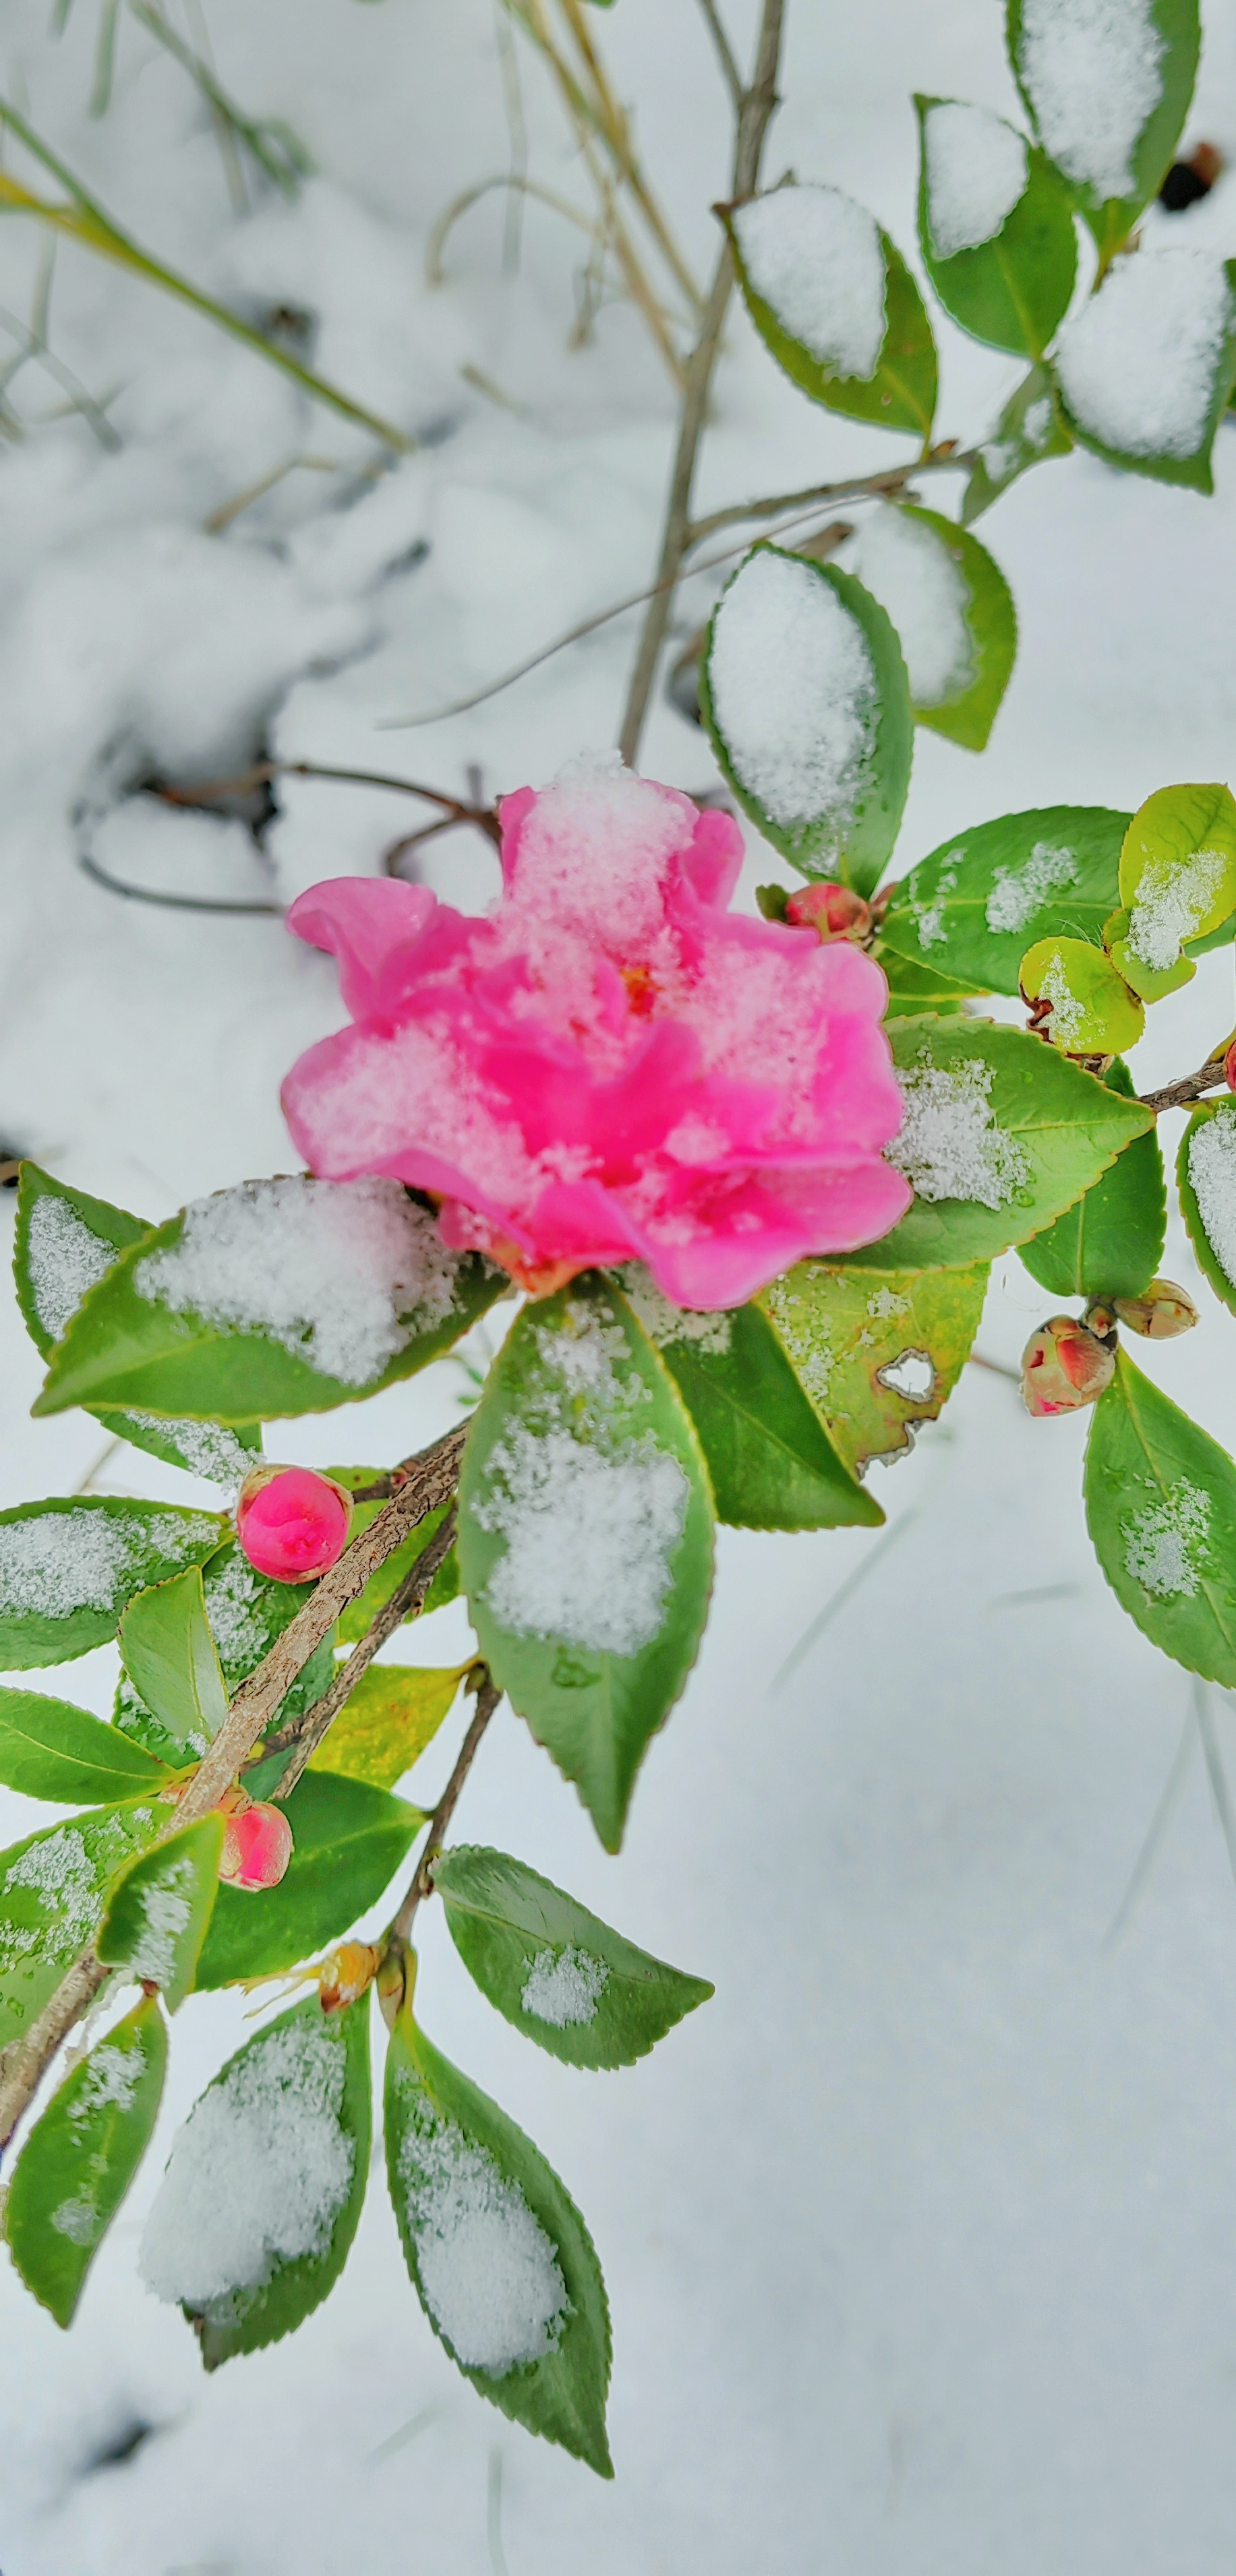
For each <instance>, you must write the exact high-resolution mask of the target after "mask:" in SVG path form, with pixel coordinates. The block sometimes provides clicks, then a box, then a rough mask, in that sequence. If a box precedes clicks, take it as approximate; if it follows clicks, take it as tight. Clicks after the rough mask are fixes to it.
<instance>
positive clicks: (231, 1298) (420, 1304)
mask: <svg viewBox="0 0 1236 2576" xmlns="http://www.w3.org/2000/svg"><path fill="white" fill-rule="evenodd" d="M358 1186H360V1185H359V1184H354V1183H349V1182H344V1181H339V1182H327V1181H315V1180H313V1179H311V1178H310V1176H309V1175H308V1174H304V1175H301V1176H297V1177H294V1178H292V1179H283V1180H279V1181H276V1182H260V1181H246V1182H242V1183H241V1184H240V1185H239V1187H237V1188H236V1189H233V1190H220V1191H218V1192H217V1193H216V1194H215V1196H214V1197H213V1198H211V1199H206V1200H199V1201H198V1202H197V1203H196V1205H195V1206H194V1207H191V1208H188V1209H182V1210H181V1213H180V1215H179V1216H177V1217H173V1218H172V1219H171V1221H170V1223H169V1224H167V1225H163V1226H159V1227H158V1228H157V1229H156V1231H155V1232H154V1233H153V1234H150V1235H145V1236H143V1238H142V1241H141V1242H140V1243H137V1244H134V1245H132V1246H131V1247H130V1249H129V1250H128V1251H127V1252H125V1253H124V1254H122V1256H121V1258H120V1260H119V1261H118V1262H117V1263H116V1265H115V1267H114V1268H113V1269H111V1270H110V1271H109V1272H108V1274H107V1276H106V1278H105V1279H102V1280H100V1282H99V1285H98V1286H97V1287H96V1288H92V1289H91V1291H90V1293H89V1295H88V1296H87V1298H86V1300H85V1302H84V1304H83V1305H82V1306H81V1308H80V1309H79V1311H78V1313H77V1314H76V1315H75V1316H74V1317H73V1319H72V1321H71V1322H70V1324H69V1325H68V1328H67V1330H66V1332H65V1334H64V1338H63V1340H61V1341H60V1342H58V1343H57V1344H56V1348H55V1350H54V1352H53V1353H52V1360H51V1366H50V1368H49V1370H48V1374H47V1380H46V1384H45V1385H44V1388H43V1392H42V1394H41V1395H40V1396H39V1398H38V1400H37V1402H36V1404H35V1406H34V1411H35V1412H36V1413H39V1414H43V1413H60V1412H63V1411H64V1409H65V1407H66V1406H68V1405H73V1404H99V1403H104V1404H108V1405H116V1404H122V1405H126V1406H129V1407H136V1408H138V1409H139V1410H142V1411H147V1412H150V1413H164V1414H173V1413H174V1414H189V1415H192V1416H195V1417H205V1418H207V1419H209V1420H210V1421H212V1422H223V1423H246V1422H252V1421H255V1420H257V1419H259V1418H261V1419H262V1420H270V1419H271V1418H273V1417H274V1416H276V1415H281V1414H299V1413H321V1412H323V1411H326V1410H328V1409H329V1408H330V1407H332V1406H334V1405H337V1404H354V1403H355V1402H356V1401H357V1400H358V1398H360V1397H361V1396H368V1395H376V1394H378V1393H379V1392H380V1390H381V1389H382V1388H383V1387H386V1386H390V1385H392V1384H393V1383H394V1381H395V1380H396V1379H397V1378H404V1377H410V1376H411V1375H412V1374H413V1372H414V1371H415V1370H416V1369H420V1368H424V1366H425V1364H426V1362H427V1361H428V1360H431V1359H436V1358H437V1356H438V1353H439V1352H440V1351H444V1350H448V1349H449V1348H450V1346H451V1344H452V1343H453V1342H456V1341H458V1340H459V1337H460V1335H461V1334H462V1333H466V1332H467V1330H468V1327H469V1325H470V1324H474V1323H475V1322H476V1319H477V1317H478V1315H481V1314H483V1313H484V1312H485V1309H486V1308H487V1307H488V1306H491V1305H492V1304H493V1302H494V1299H495V1298H496V1297H498V1296H500V1295H501V1294H502V1292H503V1290H504V1289H505V1287H506V1285H507V1282H506V1280H505V1278H504V1277H503V1275H502V1273H501V1272H494V1271H490V1270H489V1269H487V1267H486V1265H485V1264H484V1263H483V1262H482V1261H481V1259H480V1258H479V1256H478V1255H477V1254H475V1253H463V1254H461V1255H459V1257H458V1259H455V1258H454V1256H450V1255H446V1254H444V1252H443V1249H442V1246H441V1244H440V1242H439V1240H438V1234H437V1227H436V1225H435V1222H434V1219H433V1217H432V1216H431V1215H430V1213H429V1211H428V1210H427V1209H425V1208H423V1207H421V1205H420V1204H419V1202H418V1201H417V1200H415V1199H413V1198H410V1197H409V1196H408V1195H407V1193H406V1192H404V1193H400V1192H398V1190H397V1187H396V1185H395V1184H394V1183H392V1184H390V1187H391V1189H392V1191H393V1192H394V1193H395V1195H394V1197H393V1199H392V1201H391V1207H392V1211H393V1212H394V1213H396V1214H397V1215H398V1216H399V1217H400V1218H401V1219H402V1220H403V1221H404V1222H406V1227H407V1244H406V1249H405V1250H404V1251H403V1252H402V1253H400V1254H399V1255H398V1256H397V1258H398V1261H399V1265H400V1269H401V1274H402V1276H403V1278H404V1279H411V1280H414V1281H423V1285H421V1286H415V1287H409V1288H405V1289H403V1290H402V1291H399V1292H397V1291H396V1289H395V1287H394V1286H392V1288H391V1291H390V1297H391V1304H390V1326H389V1335H388V1336H384V1337H383V1338H384V1340H385V1342H386V1347H387V1349H388V1350H389V1351H390V1353H391V1356H390V1357H388V1358H386V1359H385V1360H383V1359H382V1358H381V1357H380V1356H378V1357H376V1358H372V1359H368V1361H367V1359H366V1358H365V1357H363V1358H362V1361H361V1362H359V1363H358V1366H360V1367H362V1368H363V1369H364V1370H365V1373H364V1374H362V1375H360V1376H358V1377H356V1378H343V1377H339V1376H335V1375H332V1374H331V1373H330V1371H329V1370H328V1369H327V1368H326V1367H324V1366H319V1365H318V1364H317V1361H316V1359H315V1356H314V1354H315V1351H316V1350H317V1349H318V1348H319V1347H320V1346H321V1344H322V1339H323V1334H324V1333H325V1335H326V1347H327V1349H328V1352H329V1355H330V1357H331V1358H334V1359H335V1360H336V1362H337V1364H338V1357H339V1350H338V1344H339V1336H340V1333H341V1329H342V1328H341V1325H340V1320H339V1316H338V1314H337V1312H335V1311H334V1308H333V1307H332V1308H331V1311H330V1313H329V1315H328V1317H327V1319H326V1321H325V1323H324V1322H323V1319H322V1317H321V1316H315V1314H314V1312H313V1311H311V1310H312V1309H313V1307H314V1284H313V1280H312V1278H310V1279H308V1281H307V1283H306V1286H305V1290H304V1303H305V1312H304V1313H303V1315H301V1316H299V1317H294V1318H293V1319H291V1320H289V1316H288V1312H287V1308H286V1302H285V1291H286V1288H287V1285H288V1278H287V1273H286V1271H285V1270H284V1269H283V1268H282V1267H281V1266H280V1265H279V1264H278V1263H277V1261H276V1259H275V1255H274V1253H273V1252H272V1249H271V1246H272V1244H274V1243H277V1240H278V1238H277V1232H276V1231H275V1229H276V1228H277V1224H278V1222H279V1221H280V1211H281V1210H282V1211H283V1213H284V1215H286V1212H287V1209H288V1208H289V1206H291V1207H294V1206H295V1200H294V1198H291V1199H289V1197H288V1196H287V1194H288V1193H295V1192H296V1191H298V1190H303V1191H305V1192H306V1193H314V1192H316V1193H321V1192H323V1191H325V1192H327V1193H330V1194H334V1193H337V1194H338V1195H337V1198H335V1197H334V1196H333V1195H332V1196H328V1197H326V1198H322V1197H321V1196H317V1197H308V1198H307V1199H306V1202H305V1207H306V1211H307V1212H309V1213H311V1214H312V1218H313V1221H314V1222H315V1223H316V1224H318V1225H320V1226H322V1227H323V1228H324V1229H325V1232H324V1239H323V1248H324V1250H325V1251H327V1252H328V1253H329V1254H330V1255H331V1256H332V1258H333V1259H335V1260H336V1261H337V1262H338V1263H339V1265H340V1268H341V1269H342V1268H343V1267H344V1265H345V1264H346V1261H347V1259H348V1257H349V1248H350V1247H349V1234H348V1227H349V1224H350V1223H351V1222H352V1216H353V1209H354V1206H355V1201H354V1200H350V1199H349V1197H348V1195H347V1194H348V1192H349V1191H350V1190H352V1189H354V1188H356V1187H358ZM365 1186H367V1187H369V1188H372V1187H373V1186H374V1185H373V1184H372V1183H370V1184H366V1185H365ZM280 1194H283V1195H280ZM263 1220H265V1222H263ZM332 1229H333V1230H332ZM233 1231H234V1232H235V1236H236V1240H235V1241H232V1242H231V1243H230V1248H229V1250H228V1253H227V1285H226V1297H225V1298H222V1299H221V1301H220V1303H219V1304H218V1305H214V1306H211V1308H210V1311H204V1310H202V1309H200V1308H198V1307H195V1306H192V1305H190V1303H189V1302H188V1301H189V1298H190V1296H192V1295H198V1296H200V1295H202V1294H203V1291H202V1288H201V1285H200V1279H201V1264H202V1260H203V1258H217V1257H218V1256H217V1253H215V1252H214V1249H213V1248H214V1247H215V1246H216V1244H217V1242H218V1241H219V1240H220V1239H221V1237H222V1239H224V1240H227V1239H228V1238H229V1235H230V1234H231V1233H232V1232H233ZM203 1244H205V1246H206V1254H205V1255H203V1254H202V1250H201V1247H202V1245H203ZM247 1245H251V1246H252V1250H251V1252H250V1253H249V1254H248V1255H247V1253H246V1246H247ZM186 1247H187V1248H186ZM247 1258H248V1260H249V1262H250V1263H251V1267H249V1268H248V1269H247V1267H246V1260H247ZM289 1258H291V1255H289ZM391 1258H392V1260H394V1259H395V1258H396V1256H395V1255H394V1254H393V1253H392V1255H391ZM448 1262H449V1263H452V1264H453V1272H452V1278H451V1280H450V1282H449V1283H445V1282H444V1273H443V1265H444V1264H445V1263H448ZM182 1263H183V1264H184V1265H187V1267H183V1268H182ZM276 1273H277V1274H278V1276H279V1279H280V1287H279V1289H278V1290H277V1291H276V1292H275V1294H274V1296H273V1297H272V1284H271V1283H272V1276H273V1275H274V1274H276ZM292 1276H293V1278H294V1276H295V1273H294V1272H293V1274H292ZM358 1280H359V1283H360V1284H359V1287H358V1300H359V1305H358V1316H357V1332H358V1335H359V1334H360V1333H361V1331H362V1330H364V1329H367V1330H369V1331H370V1333H372V1298H373V1295H374V1290H373V1286H372V1284H371V1283H369V1284H367V1283H366V1282H365V1280H364V1277H363V1271H362V1272H358ZM397 1294H401V1295H402V1297H403V1300H404V1303H403V1304H402V1306H398V1307H397V1304H396V1297H397ZM366 1297H368V1299H369V1300H370V1304H369V1305H368V1306H366V1305H365V1302H364V1301H365V1299H366ZM173 1300H175V1302H174V1303H173V1302H172V1301H173ZM272 1302H273V1303H275V1304H277V1306H278V1309H279V1311H278V1312H276V1313H273V1314H271V1313H270V1312H269V1309H270V1306H271V1304H272ZM336 1302H337V1300H336ZM225 1308H226V1311H225ZM264 1317H265V1320H264ZM242 1318H243V1320H242Z"/></svg>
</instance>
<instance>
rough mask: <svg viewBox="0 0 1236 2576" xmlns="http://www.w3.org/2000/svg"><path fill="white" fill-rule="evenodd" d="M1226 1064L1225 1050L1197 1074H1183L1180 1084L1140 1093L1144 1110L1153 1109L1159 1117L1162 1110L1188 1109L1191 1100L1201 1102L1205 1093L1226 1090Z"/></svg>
mask: <svg viewBox="0 0 1236 2576" xmlns="http://www.w3.org/2000/svg"><path fill="white" fill-rule="evenodd" d="M1226 1062H1227V1053H1226V1049H1225V1050H1224V1052H1223V1053H1221V1054H1219V1055H1212V1056H1211V1057H1210V1058H1209V1059H1208V1061H1207V1062H1206V1063H1205V1064H1203V1065H1199V1067H1198V1069H1197V1072H1196V1073H1182V1074H1181V1076H1180V1079H1179V1081H1178V1082H1168V1083H1165V1084H1164V1086H1163V1089H1162V1091H1143V1092H1139V1094H1138V1097H1139V1099H1140V1101H1141V1104H1142V1107H1143V1109H1153V1110H1154V1112H1155V1115H1156V1117H1157V1116H1158V1113H1159V1111H1160V1110H1161V1109H1185V1108H1187V1107H1188V1104H1189V1102H1190V1101H1191V1100H1200V1098H1201V1096H1202V1093H1203V1092H1204V1091H1222V1090H1224V1089H1225V1088H1226V1085H1227V1074H1226V1071H1225V1066H1226Z"/></svg>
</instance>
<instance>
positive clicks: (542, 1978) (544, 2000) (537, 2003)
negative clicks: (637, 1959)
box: [520, 1942, 609, 2030]
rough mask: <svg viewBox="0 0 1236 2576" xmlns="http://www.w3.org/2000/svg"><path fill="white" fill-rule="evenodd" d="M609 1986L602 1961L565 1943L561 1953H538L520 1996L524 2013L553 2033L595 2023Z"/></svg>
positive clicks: (570, 1943) (606, 1969)
mask: <svg viewBox="0 0 1236 2576" xmlns="http://www.w3.org/2000/svg"><path fill="white" fill-rule="evenodd" d="M608 1984H609V1970H608V1968H607V1967H606V1965H605V1961H604V1960H603V1959H594V1958H593V1956H592V1953H591V1951H589V1950H580V1949H577V1948H576V1946H575V1944H574V1942H568V1944H567V1947H566V1949H565V1950H562V1951H559V1952H557V1953H555V1952H554V1951H553V1950H538V1951H537V1954H536V1957H535V1959H534V1960H533V1962H532V1966H531V1968H530V1969H529V1971H528V1977H527V1982H526V1984H525V1986H524V1989H523V1992H522V1994H521V1996H520V2001H521V2003H522V2005H523V2008H524V2011H525V2012H526V2013H531V2014H532V2015H533V2017H534V2018H535V2019H536V2020H537V2021H547V2022H549V2023H551V2024H552V2026H553V2028H554V2029H555V2030H565V2029H567V2028H568V2026H569V2025H571V2024H575V2023H579V2022H589V2021H595V2020H596V2011H597V2005H598V2004H599V2002H600V2000H601V1997H602V1995H603V1994H604V1992H605V1989H606V1987H607V1985H608Z"/></svg>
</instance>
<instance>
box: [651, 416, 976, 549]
mask: <svg viewBox="0 0 1236 2576" xmlns="http://www.w3.org/2000/svg"><path fill="white" fill-rule="evenodd" d="M976 455H977V450H976V449H970V448H959V447H958V445H957V441H956V439H955V438H946V439H943V440H942V441H941V442H940V445H939V446H938V447H933V448H932V449H931V451H930V453H929V454H928V455H926V456H916V457H915V458H914V460H913V462H912V463H911V464H909V465H892V466H889V467H888V468H887V470H886V471H885V472H884V473H882V474H866V475H861V476H859V477H858V479H857V480H856V481H853V482H849V483H817V484H815V485H814V486H813V487H812V488H811V489H810V490H808V491H806V492H774V493H772V494H771V495H770V496H769V498H768V499H767V500H765V501H731V502H730V504H729V506H728V507H727V508H726V509H724V510H713V511H711V512H710V513H709V516H708V517H707V518H706V519H692V521H691V524H690V526H689V527H688V529H687V531H686V534H685V537H684V540H683V550H684V552H686V551H688V550H689V549H690V548H691V547H692V546H699V545H702V544H703V542H704V539H705V537H713V536H715V535H716V534H717V531H718V530H719V529H720V528H732V527H736V526H737V525H738V524H739V522H740V521H741V520H743V519H777V518H779V517H780V516H781V513H782V511H783V510H806V509H810V508H812V507H813V505H815V504H816V503H819V504H821V505H823V504H825V503H827V502H831V501H865V500H871V501H882V500H895V499H896V497H897V495H898V493H900V492H904V490H905V487H906V485H907V483H911V482H913V481H914V480H915V478H916V477H917V476H918V475H920V474H940V473H945V472H948V471H950V470H951V471H952V472H954V473H957V472H963V473H964V472H965V471H966V469H967V468H968V467H969V466H971V465H973V464H974V462H975V457H976Z"/></svg>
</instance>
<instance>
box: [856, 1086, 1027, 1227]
mask: <svg viewBox="0 0 1236 2576" xmlns="http://www.w3.org/2000/svg"><path fill="white" fill-rule="evenodd" d="M993 1079H994V1076H993V1073H992V1068H991V1066H990V1065H989V1064H982V1063H980V1062H979V1061H978V1059H977V1058H976V1057H973V1056H972V1057H970V1058H968V1059H967V1060H966V1061H964V1062H962V1063H960V1064H958V1065H955V1066H948V1067H946V1066H943V1065H933V1064H928V1063H926V1062H924V1063H923V1064H921V1065H915V1066H912V1067H911V1068H910V1069H909V1071H908V1072H905V1073H898V1076H897V1080H898V1083H899V1085H900V1087H901V1094H902V1098H903V1100H904V1101H905V1116H904V1117H903V1119H902V1122H901V1125H900V1127H899V1128H898V1130H897V1134H896V1135H895V1137H894V1138H893V1141H892V1143H891V1145H886V1146H885V1149H884V1150H885V1153H886V1154H887V1156H888V1159H889V1161H890V1163H895V1164H896V1166H897V1169H898V1171H900V1172H904V1173H905V1176H906V1179H907V1180H908V1181H909V1182H910V1184H911V1187H912V1188H913V1190H914V1193H915V1196H916V1197H917V1198H920V1199H929V1200H932V1201H934V1200H937V1199H976V1200H977V1201H978V1202H979V1204H980V1205H981V1206H982V1207H989V1208H1000V1207H1006V1206H1007V1205H1008V1202H1009V1200H1010V1199H1011V1198H1013V1197H1014V1195H1015V1193H1016V1192H1017V1191H1018V1190H1019V1189H1020V1188H1022V1187H1023V1186H1024V1184H1025V1182H1026V1181H1027V1180H1028V1179H1029V1177H1030V1163H1029V1158H1028V1156H1027V1154H1026V1151H1025V1148H1024V1146H1023V1145H1021V1144H1020V1143H1019V1142H1018V1139H1017V1138H1016V1137H1015V1136H1009V1135H1006V1134H1005V1132H1004V1129H1003V1128H1001V1127H997V1125H996V1121H995V1115H994V1112H993V1111H992V1109H991V1106H990V1103H989V1099H988V1094H989V1092H990V1090H991V1086H992V1081H993Z"/></svg>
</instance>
